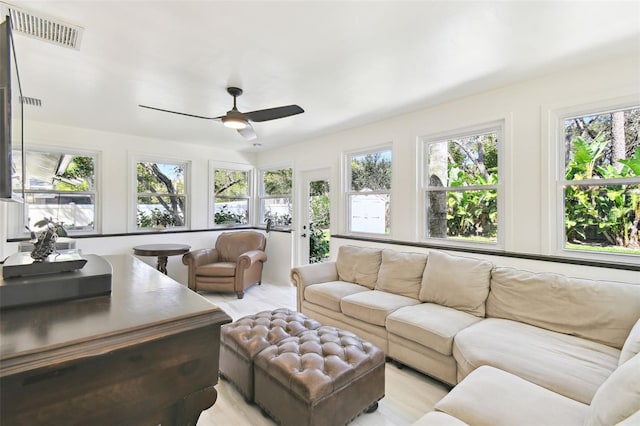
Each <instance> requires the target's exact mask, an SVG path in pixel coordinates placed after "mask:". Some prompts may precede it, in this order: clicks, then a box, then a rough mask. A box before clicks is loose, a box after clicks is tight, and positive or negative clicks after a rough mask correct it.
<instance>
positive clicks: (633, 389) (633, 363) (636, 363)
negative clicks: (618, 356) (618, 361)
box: [585, 355, 640, 426]
mask: <svg viewBox="0 0 640 426" xmlns="http://www.w3.org/2000/svg"><path fill="white" fill-rule="evenodd" d="M639 410H640V355H635V356H634V357H633V358H631V359H630V360H628V361H627V362H625V363H624V364H622V365H621V366H620V367H618V369H617V370H616V371H614V372H613V373H612V374H611V376H609V378H608V379H607V380H606V381H605V382H604V383H603V384H602V386H600V388H598V391H597V392H596V395H595V396H594V397H593V401H591V406H590V407H589V417H588V420H587V422H585V426H606V425H613V424H618V423H619V422H621V421H623V420H625V419H627V418H629V417H631V416H633V415H634V413H636V412H638V411H639Z"/></svg>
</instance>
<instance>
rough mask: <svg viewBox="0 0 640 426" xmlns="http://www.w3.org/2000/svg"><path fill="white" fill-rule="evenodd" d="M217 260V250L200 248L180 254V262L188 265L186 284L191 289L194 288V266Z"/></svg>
mask: <svg viewBox="0 0 640 426" xmlns="http://www.w3.org/2000/svg"><path fill="white" fill-rule="evenodd" d="M217 261H218V250H216V249H200V250H193V251H190V252H189V253H186V254H184V255H183V256H182V263H183V264H185V265H187V266H188V267H189V281H188V286H189V288H190V289H191V290H195V289H196V268H197V267H198V266H202V265H206V264H208V263H213V262H217Z"/></svg>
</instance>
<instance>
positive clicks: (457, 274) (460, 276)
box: [419, 250, 493, 317]
mask: <svg viewBox="0 0 640 426" xmlns="http://www.w3.org/2000/svg"><path fill="white" fill-rule="evenodd" d="M492 267H493V264H492V263H491V262H488V261H486V260H480V259H473V258H470V257H463V256H452V255H450V254H447V253H444V252H441V251H438V250H431V251H430V252H429V259H428V260H427V266H426V268H425V270H424V275H423V276H422V286H421V288H420V294H419V298H420V300H421V301H423V302H430V303H437V304H438V305H444V306H448V307H450V308H454V309H458V310H460V311H464V312H468V313H470V314H472V315H475V316H478V317H484V315H485V301H486V299H487V295H488V294H489V284H490V281H491V268H492Z"/></svg>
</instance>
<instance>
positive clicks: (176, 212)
mask: <svg viewBox="0 0 640 426" xmlns="http://www.w3.org/2000/svg"><path fill="white" fill-rule="evenodd" d="M137 209H138V212H137V222H138V228H150V227H153V226H158V225H162V226H184V225H185V221H184V218H185V197H184V196H166V197H157V196H151V197H138V205H137Z"/></svg>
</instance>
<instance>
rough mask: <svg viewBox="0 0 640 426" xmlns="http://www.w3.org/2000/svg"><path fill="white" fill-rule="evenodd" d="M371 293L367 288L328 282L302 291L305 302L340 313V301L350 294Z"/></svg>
mask: <svg viewBox="0 0 640 426" xmlns="http://www.w3.org/2000/svg"><path fill="white" fill-rule="evenodd" d="M365 291H371V290H369V289H368V288H367V287H364V286H361V285H358V284H354V283H348V282H345V281H329V282H326V283H322V284H313V285H310V286H308V287H307V288H305V289H304V298H305V300H307V301H309V302H311V303H315V304H316V305H320V306H323V307H325V308H327V309H331V310H332V311H335V312H340V300H342V298H343V297H345V296H349V295H351V294H356V293H361V292H365Z"/></svg>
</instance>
